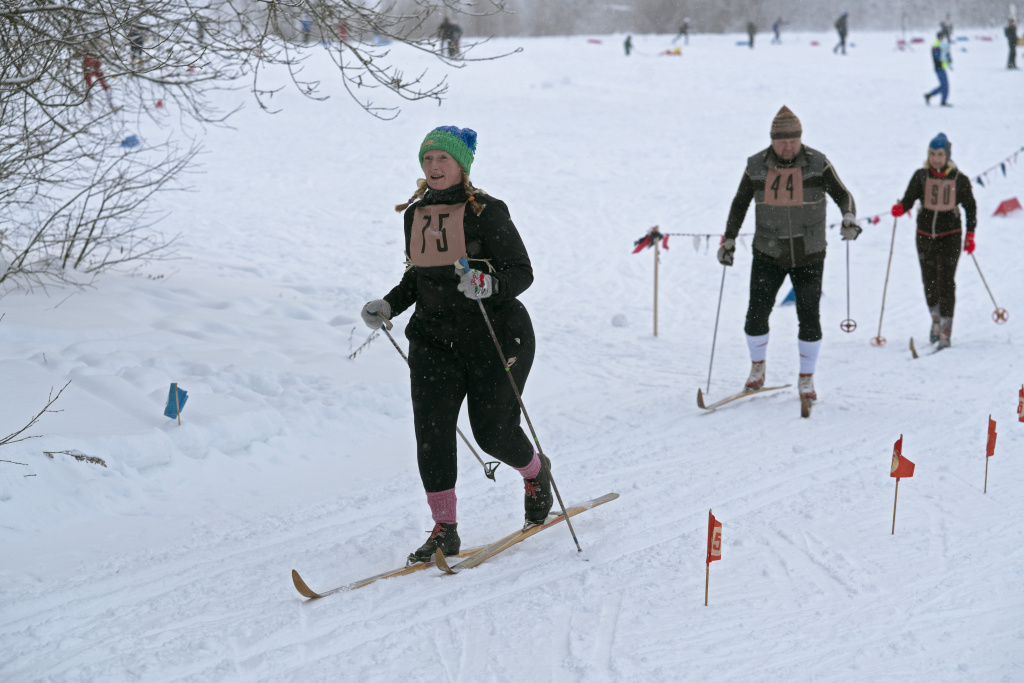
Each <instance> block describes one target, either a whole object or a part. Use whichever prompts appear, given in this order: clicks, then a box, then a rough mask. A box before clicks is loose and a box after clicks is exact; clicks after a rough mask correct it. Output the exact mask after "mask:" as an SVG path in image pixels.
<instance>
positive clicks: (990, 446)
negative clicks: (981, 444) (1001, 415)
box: [982, 415, 996, 493]
mask: <svg viewBox="0 0 1024 683" xmlns="http://www.w3.org/2000/svg"><path fill="white" fill-rule="evenodd" d="M995 452H996V421H995V420H993V419H992V416H991V415H989V416H988V443H987V444H986V445H985V489H984V490H983V491H982V493H988V459H989V458H991V457H992V454H993V453H995Z"/></svg>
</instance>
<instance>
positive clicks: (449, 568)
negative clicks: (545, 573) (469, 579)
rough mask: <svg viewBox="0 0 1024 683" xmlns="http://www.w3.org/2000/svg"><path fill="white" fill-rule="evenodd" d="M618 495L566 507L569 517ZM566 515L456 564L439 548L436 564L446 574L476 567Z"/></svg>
mask: <svg viewBox="0 0 1024 683" xmlns="http://www.w3.org/2000/svg"><path fill="white" fill-rule="evenodd" d="M618 497H619V494H617V493H606V494H605V495H603V496H601V497H600V498H594V499H593V500H588V501H587V502H585V503H581V504H579V505H573V506H572V507H569V508H566V510H565V511H566V513H568V516H569V517H575V516H576V515H578V514H580V513H581V512H586V511H587V510H590V509H591V508H595V507H597V506H598V505H604V504H605V503H607V502H609V501H613V500H615V499H616V498H618ZM565 517H566V516H565V515H562V514H558V515H555V516H554V517H549V518H548V521H547V522H545V523H544V524H538V525H534V526H529V527H526V528H524V529H521V530H519V531H516V532H515V533H512V534H509V535H508V536H505V537H504V538H502V539H500V540H497V541H495V542H494V543H491V544H490V545H489V546H486V547H485V548H483V549H481V550H479V551H477V552H476V553H473V554H472V555H470V556H469V557H467V558H466V559H464V560H462V561H461V562H458V563H456V564H454V565H449V564H448V561H447V560H446V559H445V556H444V554H443V553H442V552H441V550H440V549H438V550H436V551H435V552H434V564H436V565H437V568H438V569H440V570H441V571H443V572H444V573H445V574H458V573H459V572H460V571H462V570H463V569H469V568H471V567H476V566H477V565H479V564H481V563H482V562H484V561H485V560H489V559H490V558H492V557H494V556H495V555H497V554H498V553H500V552H503V551H505V550H508V549H509V548H511V547H512V546H514V545H515V544H517V543H520V542H522V541H525V540H526V539H527V538H529V537H530V536H533V535H534V534H536V533H540V532H541V531H543V530H544V529H547V528H548V527H551V526H554V525H556V524H558V523H559V522H564V521H565Z"/></svg>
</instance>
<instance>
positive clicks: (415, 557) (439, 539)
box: [405, 522, 462, 566]
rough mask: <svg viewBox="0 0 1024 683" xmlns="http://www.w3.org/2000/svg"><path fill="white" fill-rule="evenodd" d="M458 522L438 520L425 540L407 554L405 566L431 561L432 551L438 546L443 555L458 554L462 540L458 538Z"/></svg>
mask: <svg viewBox="0 0 1024 683" xmlns="http://www.w3.org/2000/svg"><path fill="white" fill-rule="evenodd" d="M458 526H459V525H458V523H457V522H453V523H451V524H444V523H442V522H438V523H437V524H435V525H434V529H433V530H432V531H431V532H430V538H428V539H427V542H426V543H424V544H423V545H421V546H420V547H419V548H417V549H416V550H415V552H412V553H410V554H409V559H408V560H407V561H406V563H405V564H406V566H409V565H413V564H419V563H420V562H431V561H433V559H434V551H435V550H437V549H438V548H440V549H441V552H442V553H443V554H444V556H445V557H452V556H454V555H458V554H459V548H461V547H462V540H461V539H460V538H459V531H458Z"/></svg>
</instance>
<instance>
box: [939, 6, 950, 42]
mask: <svg viewBox="0 0 1024 683" xmlns="http://www.w3.org/2000/svg"><path fill="white" fill-rule="evenodd" d="M939 33H942V34H943V35H945V36H946V40H948V41H949V42H951V43H952V42H953V17H952V16H950V14H949V12H946V18H945V19H943V20H942V21H941V22H940V23H939Z"/></svg>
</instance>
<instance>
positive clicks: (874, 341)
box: [871, 217, 900, 346]
mask: <svg viewBox="0 0 1024 683" xmlns="http://www.w3.org/2000/svg"><path fill="white" fill-rule="evenodd" d="M899 220H900V219H899V217H896V218H893V219H892V241H891V242H890V243H889V263H888V264H887V265H886V266H885V286H884V287H882V311H881V312H880V313H879V314H878V336H877V337H872V338H871V345H872V346H885V337H883V336H882V316H884V315H885V292H886V290H887V289H889V268H891V267H892V250H893V247H894V246H896V224H897V223H898V222H899Z"/></svg>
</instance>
